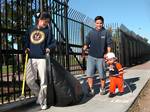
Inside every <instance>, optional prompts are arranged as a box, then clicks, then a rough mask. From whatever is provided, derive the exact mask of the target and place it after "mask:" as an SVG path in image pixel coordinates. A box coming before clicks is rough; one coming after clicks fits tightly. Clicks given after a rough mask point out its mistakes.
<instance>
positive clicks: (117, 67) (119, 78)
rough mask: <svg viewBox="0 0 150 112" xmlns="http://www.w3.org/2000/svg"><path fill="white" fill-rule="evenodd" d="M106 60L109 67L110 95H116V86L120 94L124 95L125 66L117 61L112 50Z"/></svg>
mask: <svg viewBox="0 0 150 112" xmlns="http://www.w3.org/2000/svg"><path fill="white" fill-rule="evenodd" d="M106 60H107V64H108V69H109V79H110V86H109V97H114V96H115V95H116V94H115V90H116V87H118V90H119V93H118V95H120V96H121V95H123V93H124V80H123V68H122V65H121V64H120V63H119V62H118V61H117V58H116V57H115V54H114V53H113V52H110V53H108V54H107V55H106Z"/></svg>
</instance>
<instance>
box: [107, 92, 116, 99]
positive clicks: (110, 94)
mask: <svg viewBox="0 0 150 112" xmlns="http://www.w3.org/2000/svg"><path fill="white" fill-rule="evenodd" d="M115 96H116V94H114V93H109V96H108V97H109V98H113V97H115Z"/></svg>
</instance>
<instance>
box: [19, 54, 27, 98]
mask: <svg viewBox="0 0 150 112" xmlns="http://www.w3.org/2000/svg"><path fill="white" fill-rule="evenodd" d="M27 62H28V53H26V58H25V66H24V72H23V83H22V92H21V98H24V97H25V96H24V89H25V81H26V66H27Z"/></svg>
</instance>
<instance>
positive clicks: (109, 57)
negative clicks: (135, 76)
mask: <svg viewBox="0 0 150 112" xmlns="http://www.w3.org/2000/svg"><path fill="white" fill-rule="evenodd" d="M106 57H107V59H111V58H115V54H114V53H113V52H109V53H107V55H106Z"/></svg>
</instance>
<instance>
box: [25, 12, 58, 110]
mask: <svg viewBox="0 0 150 112" xmlns="http://www.w3.org/2000/svg"><path fill="white" fill-rule="evenodd" d="M49 22H50V14H48V13H47V12H42V13H41V14H40V15H39V17H38V22H37V25H35V26H33V27H31V28H30V29H29V30H28V31H27V32H26V35H25V38H24V44H25V52H26V53H28V54H29V60H28V63H27V70H26V82H27V85H28V86H29V88H30V89H31V91H32V92H33V93H34V94H35V95H36V96H37V97H38V99H37V102H38V103H39V104H40V105H41V109H47V101H46V100H47V98H46V97H47V77H46V58H45V53H49V52H50V50H51V49H52V48H55V46H56V41H55V39H54V37H52V32H51V30H50V26H49ZM37 72H38V74H39V78H40V87H39V86H38V84H37V83H36V81H35V80H36V79H37Z"/></svg>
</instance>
